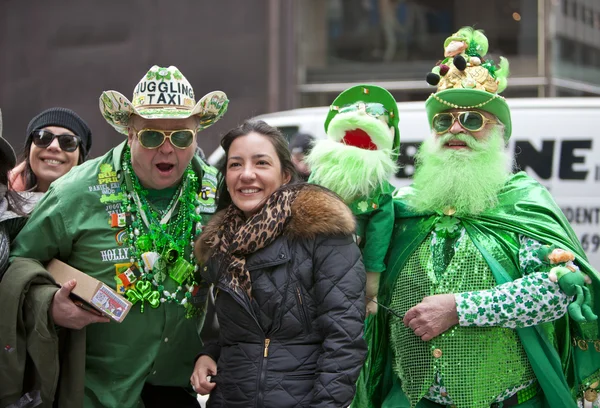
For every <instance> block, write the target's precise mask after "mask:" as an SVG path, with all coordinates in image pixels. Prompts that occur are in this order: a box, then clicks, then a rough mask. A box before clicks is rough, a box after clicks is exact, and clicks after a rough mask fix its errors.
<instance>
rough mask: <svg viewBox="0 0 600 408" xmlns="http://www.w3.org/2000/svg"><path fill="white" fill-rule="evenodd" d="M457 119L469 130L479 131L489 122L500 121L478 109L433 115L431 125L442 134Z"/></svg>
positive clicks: (436, 131)
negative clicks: (489, 117)
mask: <svg viewBox="0 0 600 408" xmlns="http://www.w3.org/2000/svg"><path fill="white" fill-rule="evenodd" d="M457 120H458V123H460V125H461V126H462V127H463V128H464V129H466V130H468V131H469V132H478V131H480V130H481V129H483V128H484V127H485V125H487V124H488V123H498V122H496V121H495V120H492V119H488V118H486V117H485V116H483V114H482V113H481V112H477V111H464V112H442V113H438V114H436V115H435V116H434V117H433V120H432V121H431V127H432V128H433V130H434V131H435V133H437V134H438V135H441V134H442V133H446V132H447V131H448V130H450V128H451V127H452V125H454V122H456V121H457Z"/></svg>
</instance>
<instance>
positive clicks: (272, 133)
mask: <svg viewBox="0 0 600 408" xmlns="http://www.w3.org/2000/svg"><path fill="white" fill-rule="evenodd" d="M252 132H255V133H258V134H260V135H262V136H264V137H266V138H267V139H269V141H270V142H271V144H272V145H273V148H274V149H275V153H277V157H278V158H279V162H280V163H281V171H282V172H283V173H284V174H289V175H290V183H288V184H292V183H296V182H298V180H299V176H298V172H297V171H296V167H295V166H294V163H293V162H292V155H291V153H290V149H289V146H288V141H287V139H286V138H285V136H283V134H282V133H281V132H280V131H279V130H278V129H277V128H275V127H273V126H270V125H268V124H267V123H266V122H263V121H262V120H256V121H250V120H249V121H246V122H244V123H242V124H241V125H240V126H238V127H236V128H233V129H231V130H230V131H229V132H227V133H226V134H225V136H223V138H222V139H221V147H222V148H223V150H225V156H224V157H223V158H222V159H221V161H220V162H219V163H218V164H217V168H218V169H219V171H220V173H221V179H220V180H219V186H218V188H217V191H218V199H219V204H218V209H223V208H226V207H228V206H229V205H230V204H231V202H232V201H231V196H230V195H229V191H227V185H226V183H225V180H226V176H227V158H228V157H229V148H230V147H231V144H232V143H233V141H234V140H236V139H237V138H239V137H242V136H246V135H248V134H250V133H252Z"/></svg>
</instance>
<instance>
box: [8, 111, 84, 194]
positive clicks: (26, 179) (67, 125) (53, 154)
mask: <svg viewBox="0 0 600 408" xmlns="http://www.w3.org/2000/svg"><path fill="white" fill-rule="evenodd" d="M26 135H27V139H26V141H25V147H24V149H23V153H22V161H21V163H19V164H18V165H17V167H15V168H14V169H13V170H12V172H11V175H10V186H11V188H12V189H14V190H16V191H34V192H41V193H45V192H46V191H48V187H50V184H51V183H52V182H53V181H55V180H56V179H58V178H59V177H62V176H64V175H65V174H66V173H67V172H68V171H69V170H71V168H73V167H74V166H76V165H78V164H81V163H83V162H84V161H85V159H86V158H87V155H88V153H89V151H90V149H91V147H92V132H91V131H90V128H89V127H88V125H87V123H85V121H84V120H83V119H82V118H81V117H79V115H77V114H76V113H75V112H73V111H72V110H69V109H66V108H50V109H47V110H45V111H43V112H41V113H40V114H38V115H37V116H35V117H34V118H33V119H32V120H31V122H29V125H28V126H27V133H26Z"/></svg>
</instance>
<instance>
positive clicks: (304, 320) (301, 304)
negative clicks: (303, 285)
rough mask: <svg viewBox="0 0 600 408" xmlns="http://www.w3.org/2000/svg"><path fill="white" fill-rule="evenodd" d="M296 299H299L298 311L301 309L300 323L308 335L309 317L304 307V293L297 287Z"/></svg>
mask: <svg viewBox="0 0 600 408" xmlns="http://www.w3.org/2000/svg"><path fill="white" fill-rule="evenodd" d="M296 298H297V299H298V309H300V320H301V322H300V323H302V328H303V329H304V330H305V331H306V333H308V332H309V331H310V328H309V327H308V317H307V314H306V309H305V307H304V302H303V301H302V292H301V291H300V286H296Z"/></svg>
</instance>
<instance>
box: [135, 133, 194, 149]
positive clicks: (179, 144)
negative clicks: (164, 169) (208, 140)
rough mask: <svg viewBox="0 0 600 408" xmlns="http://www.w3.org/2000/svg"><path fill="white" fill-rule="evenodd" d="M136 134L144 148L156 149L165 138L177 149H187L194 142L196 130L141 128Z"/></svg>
mask: <svg viewBox="0 0 600 408" xmlns="http://www.w3.org/2000/svg"><path fill="white" fill-rule="evenodd" d="M133 130H134V131H135V132H136V136H137V138H138V140H139V141H140V144H141V145H142V146H143V147H145V148H146V149H158V148H159V147H161V146H162V145H163V144H164V143H165V140H167V139H169V140H170V141H171V144H172V145H173V146H175V147H176V148H178V149H187V148H188V147H190V146H191V145H192V143H194V136H196V131H195V130H193V129H178V130H160V129H141V130H137V129H135V128H133Z"/></svg>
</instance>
